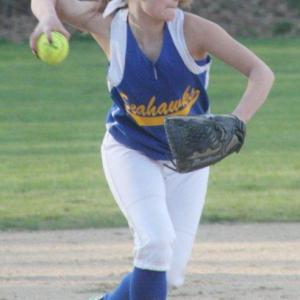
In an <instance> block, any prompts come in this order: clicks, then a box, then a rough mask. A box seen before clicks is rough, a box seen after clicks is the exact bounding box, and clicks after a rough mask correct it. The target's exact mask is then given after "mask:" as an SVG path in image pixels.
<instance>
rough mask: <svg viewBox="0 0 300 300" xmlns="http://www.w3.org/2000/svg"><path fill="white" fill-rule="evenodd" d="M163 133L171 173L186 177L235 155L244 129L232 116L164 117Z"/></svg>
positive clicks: (243, 134)
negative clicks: (183, 174)
mask: <svg viewBox="0 0 300 300" xmlns="http://www.w3.org/2000/svg"><path fill="white" fill-rule="evenodd" d="M165 131H166V135H167V139H168V143H169V146H170V150H171V154H172V157H173V160H172V162H173V164H174V167H175V169H174V170H175V171H177V172H179V173H187V172H191V171H194V170H198V169H201V168H204V167H207V166H209V165H212V164H215V163H217V162H218V161H220V160H222V159H223V158H225V157H226V156H228V155H229V154H231V153H233V152H239V151H240V149H241V147H242V146H243V143H244V140H245V136H246V125H245V123H244V122H243V121H241V120H240V119H239V118H237V117H236V116H234V115H199V116H187V117H180V116H168V117H166V118H165Z"/></svg>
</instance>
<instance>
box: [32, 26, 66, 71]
mask: <svg viewBox="0 0 300 300" xmlns="http://www.w3.org/2000/svg"><path fill="white" fill-rule="evenodd" d="M51 37H52V43H49V41H48V39H47V36H46V35H45V34H44V33H43V34H41V36H40V37H39V38H38V40H37V55H38V57H39V58H40V59H41V60H42V61H44V62H46V63H47V64H49V65H56V64H59V63H60V62H62V61H63V60H64V59H65V58H66V57H67V56H68V53H69V42H68V40H67V39H66V38H65V36H64V35H62V34H61V33H59V32H56V31H54V32H52V33H51Z"/></svg>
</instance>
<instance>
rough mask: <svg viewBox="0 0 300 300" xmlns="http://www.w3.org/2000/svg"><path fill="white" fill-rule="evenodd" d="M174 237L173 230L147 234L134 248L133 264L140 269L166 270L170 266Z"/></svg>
mask: <svg viewBox="0 0 300 300" xmlns="http://www.w3.org/2000/svg"><path fill="white" fill-rule="evenodd" d="M175 239H176V236H175V233H173V232H172V233H170V232H168V233H164V232H161V233H160V234H157V235H152V236H149V237H148V238H147V239H145V241H144V242H143V243H142V245H140V247H138V248H137V249H136V255H135V262H136V263H135V265H136V266H137V267H140V268H142V269H143V268H144V269H150V270H156V271H167V270H168V269H169V268H170V266H171V262H172V256H173V245H174V242H175Z"/></svg>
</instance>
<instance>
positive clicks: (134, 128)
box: [30, 0, 274, 300]
mask: <svg viewBox="0 0 300 300" xmlns="http://www.w3.org/2000/svg"><path fill="white" fill-rule="evenodd" d="M107 2H108V1H101V2H91V1H84V2H81V1H77V0H32V1H31V3H32V11H33V13H34V15H35V16H36V17H37V19H38V20H39V23H38V25H37V27H36V29H35V30H34V32H33V34H32V36H31V39H30V44H31V48H32V50H33V52H34V53H35V52H36V40H37V38H38V36H39V35H40V34H41V33H43V32H44V33H46V34H47V35H48V38H49V40H51V34H50V33H51V31H60V32H61V33H63V34H64V35H65V36H66V37H67V38H68V37H69V33H68V32H67V31H66V29H65V28H64V26H63V25H62V23H61V21H63V22H67V23H69V24H71V25H73V26H74V27H76V28H78V29H80V30H84V31H88V32H90V33H91V35H92V36H93V37H94V39H95V40H96V42H97V43H98V44H99V45H100V47H101V48H102V49H103V51H104V53H105V54H106V56H107V58H108V60H109V62H110V64H109V70H108V74H107V80H108V87H109V92H110V95H111V98H112V100H113V104H112V107H111V109H110V111H109V113H108V117H107V133H106V135H105V137H104V141H103V144H102V162H103V168H104V172H105V175H106V178H107V181H108V184H109V186H110V189H111V191H112V193H113V195H114V197H115V199H116V201H117V203H118V205H119V207H120V209H121V210H122V212H123V214H124V215H125V217H126V218H127V220H128V224H129V226H130V229H131V231H132V233H133V236H134V245H135V248H134V250H135V252H134V263H133V264H134V267H133V270H132V272H131V273H129V274H128V275H127V276H126V277H125V278H124V279H123V281H122V282H121V283H120V285H119V286H118V287H117V288H116V290H115V291H113V292H111V293H110V294H106V295H104V296H102V297H97V298H95V299H105V300H165V299H166V298H167V294H168V292H167V291H168V286H169V287H178V286H181V285H182V284H183V282H184V273H185V268H186V265H187V262H188V260H189V257H190V254H191V251H192V246H193V243H194V239H195V235H196V232H197V227H198V223H199V220H200V216H201V213H202V209H203V204H204V200H205V194H206V189H207V182H208V173H209V170H208V168H205V169H202V170H198V171H194V172H191V173H188V174H178V173H176V172H174V171H172V170H170V169H169V168H167V167H166V166H165V165H166V164H167V162H168V161H169V160H170V151H169V148H168V144H167V141H166V136H165V133H164V129H163V122H164V117H165V116H166V115H170V114H175V115H196V114H205V113H208V112H209V111H210V106H209V99H208V96H207V92H206V91H207V87H208V81H209V68H210V64H211V57H210V55H209V54H208V53H210V54H211V55H214V56H216V57H218V58H219V59H221V60H223V61H224V62H225V63H227V64H228V65H230V66H232V67H234V68H235V69H237V70H238V71H239V72H241V73H242V74H243V75H245V76H247V77H248V86H247V88H246V90H245V93H244V95H243V96H242V99H241V100H240V102H239V104H238V105H237V107H236V108H235V110H234V111H233V114H234V115H236V116H237V117H238V118H240V119H241V120H242V121H244V122H248V121H249V120H250V119H251V118H252V116H253V115H254V114H255V112H256V111H257V110H258V109H259V107H260V106H261V105H262V104H263V102H264V101H265V100H266V98H267V95H268V93H269V91H270V89H271V86H272V84H273V81H274V75H273V73H272V71H271V70H270V68H269V67H268V66H266V64H265V63H264V62H263V61H261V60H260V59H259V58H258V57H257V56H255V55H254V54H253V53H252V52H251V51H249V50H248V49H247V48H245V47H244V46H243V45H241V44H240V43H238V42H237V41H236V40H234V39H233V38H232V37H231V36H229V35H228V34H227V33H226V32H225V31H224V30H223V29H222V28H221V27H220V26H218V25H217V24H215V23H213V22H210V21H208V20H206V19H204V18H201V17H198V16H196V15H193V14H190V13H186V12H183V11H182V10H181V7H182V6H184V5H187V4H190V2H191V1H189V0H185V1H184V0H182V1H180V0H179V1H178V0H128V1H126V0H113V1H109V2H108V3H107Z"/></svg>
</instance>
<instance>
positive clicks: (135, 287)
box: [130, 268, 167, 300]
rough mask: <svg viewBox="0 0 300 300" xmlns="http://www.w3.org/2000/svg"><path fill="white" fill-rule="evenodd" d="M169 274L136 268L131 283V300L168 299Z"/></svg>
mask: <svg viewBox="0 0 300 300" xmlns="http://www.w3.org/2000/svg"><path fill="white" fill-rule="evenodd" d="M166 299H167V275H166V272H158V271H149V270H142V269H138V268H134V270H133V273H132V277H131V285H130V300H166Z"/></svg>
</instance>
